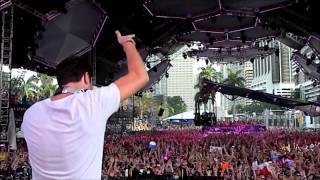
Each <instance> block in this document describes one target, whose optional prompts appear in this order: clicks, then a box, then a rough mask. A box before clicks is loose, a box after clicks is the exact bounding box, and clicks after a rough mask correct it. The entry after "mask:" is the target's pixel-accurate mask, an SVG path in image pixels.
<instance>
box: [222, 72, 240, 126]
mask: <svg viewBox="0 0 320 180" xmlns="http://www.w3.org/2000/svg"><path fill="white" fill-rule="evenodd" d="M240 72H241V71H235V70H233V69H228V77H227V78H226V79H225V80H223V84H227V85H231V86H237V87H244V83H245V79H244V78H243V77H241V76H240ZM237 98H238V97H237V96H231V100H232V102H233V104H232V111H233V112H232V113H233V121H234V115H235V112H236V109H235V100H236V99H237Z"/></svg>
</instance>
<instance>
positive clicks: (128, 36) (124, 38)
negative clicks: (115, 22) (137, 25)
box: [116, 30, 136, 46]
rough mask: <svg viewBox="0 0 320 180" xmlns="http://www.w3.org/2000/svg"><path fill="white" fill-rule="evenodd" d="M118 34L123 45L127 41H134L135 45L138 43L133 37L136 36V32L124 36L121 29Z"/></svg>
mask: <svg viewBox="0 0 320 180" xmlns="http://www.w3.org/2000/svg"><path fill="white" fill-rule="evenodd" d="M116 35H117V39H118V42H119V44H121V45H122V46H124V45H125V44H126V43H132V44H133V45H135V44H136V43H135V41H134V40H133V38H134V37H135V35H134V34H129V35H125V36H122V35H121V33H120V31H118V30H117V31H116Z"/></svg>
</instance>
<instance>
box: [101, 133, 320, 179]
mask: <svg viewBox="0 0 320 180" xmlns="http://www.w3.org/2000/svg"><path fill="white" fill-rule="evenodd" d="M151 141H153V142H155V143H156V146H155V147H149V142H151ZM319 142H320V136H319V135H318V134H311V133H303V132H297V131H291V132H290V131H266V132H259V133H252V134H233V133H230V134H228V133H208V132H205V131H202V130H183V131H161V132H143V133H137V134H135V135H128V136H127V137H121V138H120V137H112V136H110V137H107V139H106V144H105V154H104V158H105V160H104V164H103V175H105V176H108V177H133V178H134V177H144V176H146V177H150V176H151V177H155V176H161V177H167V178H170V179H171V178H172V179H178V178H188V177H200V176H201V177H213V176H214V177H217V178H219V177H220V178H223V179H263V178H264V179H320V144H319Z"/></svg>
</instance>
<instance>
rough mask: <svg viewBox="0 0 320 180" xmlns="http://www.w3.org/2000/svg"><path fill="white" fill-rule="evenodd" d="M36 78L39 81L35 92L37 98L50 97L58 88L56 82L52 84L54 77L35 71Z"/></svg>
mask: <svg viewBox="0 0 320 180" xmlns="http://www.w3.org/2000/svg"><path fill="white" fill-rule="evenodd" d="M36 78H37V81H38V83H40V86H38V88H37V92H36V93H37V94H36V95H37V97H38V98H39V99H45V98H49V97H52V96H53V95H54V93H55V92H56V90H57V88H58V86H57V84H54V78H52V77H50V76H47V75H45V74H40V73H37V76H36Z"/></svg>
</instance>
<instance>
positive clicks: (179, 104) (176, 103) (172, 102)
mask: <svg viewBox="0 0 320 180" xmlns="http://www.w3.org/2000/svg"><path fill="white" fill-rule="evenodd" d="M167 106H168V107H169V110H170V109H171V108H172V109H171V110H173V111H171V112H170V111H169V116H173V115H176V114H179V113H183V112H185V111H186V110H187V105H186V103H185V102H184V101H183V99H182V98H181V96H173V97H170V96H168V97H167ZM170 107H171V108H170Z"/></svg>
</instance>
